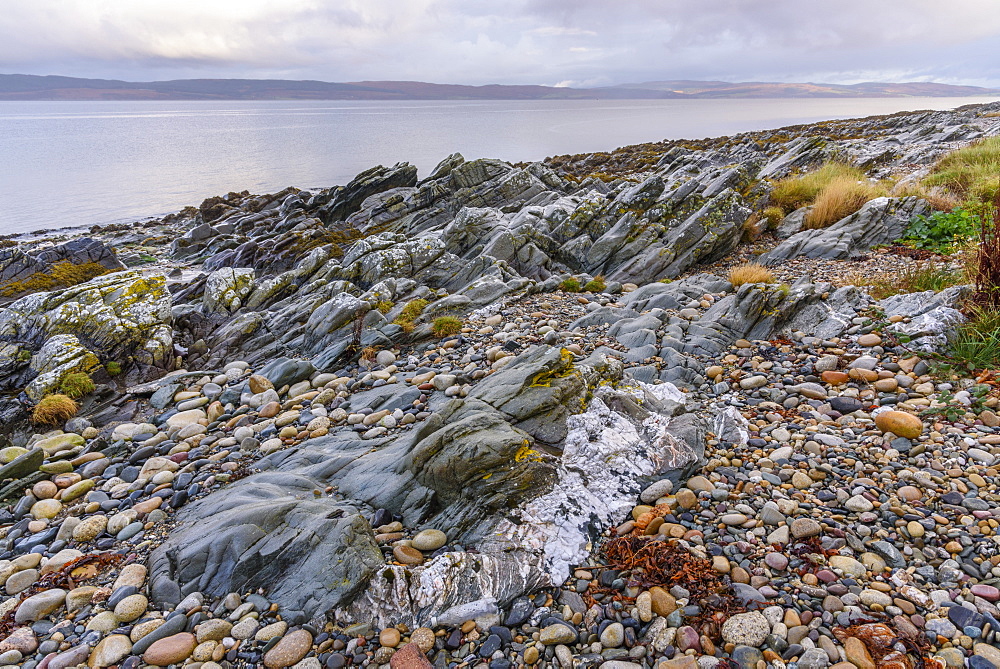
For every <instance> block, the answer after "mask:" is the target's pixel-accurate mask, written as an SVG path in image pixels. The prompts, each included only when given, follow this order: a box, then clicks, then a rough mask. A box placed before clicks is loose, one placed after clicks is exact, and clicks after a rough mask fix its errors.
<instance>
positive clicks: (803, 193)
mask: <svg viewBox="0 0 1000 669" xmlns="http://www.w3.org/2000/svg"><path fill="white" fill-rule="evenodd" d="M864 178H865V173H864V172H862V171H861V170H859V169H858V168H856V167H853V166H851V165H845V164H844V163H826V164H825V165H823V166H822V167H820V168H819V169H818V170H816V171H814V172H809V173H807V174H803V175H800V176H793V177H787V178H785V179H781V180H780V181H777V182H775V184H774V189H773V190H772V191H771V200H772V201H773V202H774V204H775V205H776V206H778V207H780V208H781V210H782V211H783V212H785V213H789V212H792V211H795V210H796V209H798V208H799V207H805V206H806V205H809V204H812V203H813V202H814V201H815V200H816V198H817V197H819V194H820V193H821V192H823V189H824V188H826V187H827V186H828V185H829V184H830V183H832V182H833V181H837V180H845V179H846V180H849V181H861V180H863V179H864Z"/></svg>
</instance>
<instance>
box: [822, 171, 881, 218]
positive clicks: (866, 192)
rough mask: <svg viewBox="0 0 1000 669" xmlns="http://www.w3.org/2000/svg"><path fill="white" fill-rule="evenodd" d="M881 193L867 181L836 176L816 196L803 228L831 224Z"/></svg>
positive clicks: (855, 210)
mask: <svg viewBox="0 0 1000 669" xmlns="http://www.w3.org/2000/svg"><path fill="white" fill-rule="evenodd" d="M881 194H882V193H881V192H880V189H879V188H878V187H877V186H875V185H874V184H871V183H869V182H867V181H857V180H855V179H851V178H846V177H845V178H839V177H838V178H837V179H834V180H833V181H830V182H829V183H827V184H826V186H824V187H823V190H822V191H820V193H819V195H817V196H816V199H815V201H814V202H813V206H812V209H810V210H809V213H808V214H806V217H805V220H804V221H803V228H805V229H806V230H816V229H819V228H825V227H828V226H830V225H833V224H834V223H836V222H837V221H839V220H840V219H842V218H844V217H845V216H850V215H851V214H853V213H855V212H857V211H858V210H859V209H861V207H863V206H864V205H865V203H866V202H868V201H869V200H871V199H874V198H876V197H878V196H879V195H881Z"/></svg>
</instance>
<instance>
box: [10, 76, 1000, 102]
mask: <svg viewBox="0 0 1000 669" xmlns="http://www.w3.org/2000/svg"><path fill="white" fill-rule="evenodd" d="M966 96H1000V89H990V88H980V87H978V86H952V85H949V84H935V83H919V82H913V83H902V84H884V83H875V82H871V83H863V84H852V85H849V86H845V85H839V84H812V83H802V84H783V83H768V82H739V83H732V82H727V81H647V82H644V83H638V84H621V85H618V86H605V87H601V88H566V87H555V86H502V85H497V84H494V85H489V86H461V85H456V84H432V83H425V82H421V81H355V82H347V83H333V82H326V81H291V80H285V79H178V80H175V81H137V82H134V81H118V80H115V79H80V78H75V77H59V76H36V75H30V74H0V100H661V99H683V98H886V97H966Z"/></svg>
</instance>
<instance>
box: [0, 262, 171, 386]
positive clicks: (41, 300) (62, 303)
mask: <svg viewBox="0 0 1000 669" xmlns="http://www.w3.org/2000/svg"><path fill="white" fill-rule="evenodd" d="M170 305H171V297H170V293H169V292H168V291H167V289H166V278H165V277H163V276H161V275H155V274H153V275H143V274H141V273H140V272H135V271H128V272H117V273H114V274H108V275H106V276H100V277H97V278H96V279H91V280H90V281H88V282H86V283H82V284H80V285H77V286H73V287H71V288H66V289H62V290H55V291H52V292H47V293H35V294H33V295H28V296H27V297H22V298H21V299H19V300H16V301H15V302H12V303H10V304H8V305H7V306H6V307H3V308H0V340H6V341H14V342H22V344H23V345H24V346H25V347H26V348H30V349H32V350H36V351H37V350H39V349H40V348H41V346H42V345H43V344H44V342H46V341H47V340H49V339H50V338H52V337H54V336H56V335H73V336H75V337H76V338H77V340H78V341H79V342H81V343H82V344H83V345H84V346H85V347H86V348H87V350H89V351H91V352H92V353H94V354H95V355H97V356H98V357H99V358H100V359H102V360H113V361H117V362H119V363H121V364H123V365H124V364H125V363H127V362H130V361H134V362H135V363H137V364H139V365H145V366H151V367H157V368H160V369H169V368H170V367H171V366H172V364H173V361H174V359H173V333H172V329H171V318H172V316H171V313H170Z"/></svg>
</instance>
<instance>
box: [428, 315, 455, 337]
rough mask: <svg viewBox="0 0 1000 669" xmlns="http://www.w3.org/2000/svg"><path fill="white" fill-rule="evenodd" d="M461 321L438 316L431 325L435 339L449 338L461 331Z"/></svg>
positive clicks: (452, 317) (450, 317) (451, 317)
mask: <svg viewBox="0 0 1000 669" xmlns="http://www.w3.org/2000/svg"><path fill="white" fill-rule="evenodd" d="M462 325H463V323H462V319H461V318H455V317H454V316H438V317H437V318H435V319H434V323H433V324H432V325H431V331H432V332H433V333H434V336H435V337H449V336H451V335H456V334H458V333H459V332H461V331H462Z"/></svg>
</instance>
